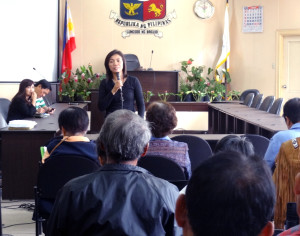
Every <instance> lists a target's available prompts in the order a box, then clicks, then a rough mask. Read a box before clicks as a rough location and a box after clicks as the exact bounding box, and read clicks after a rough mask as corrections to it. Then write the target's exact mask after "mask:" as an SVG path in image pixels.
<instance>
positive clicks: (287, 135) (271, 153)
mask: <svg viewBox="0 0 300 236" xmlns="http://www.w3.org/2000/svg"><path fill="white" fill-rule="evenodd" d="M283 117H284V119H285V122H286V125H287V127H288V130H283V131H279V132H277V133H276V134H275V135H274V136H273V137H272V138H271V140H270V143H269V146H268V149H267V151H266V153H265V157H264V159H265V160H266V162H267V163H268V165H269V166H270V168H271V169H274V165H275V158H276V156H277V154H278V152H279V149H280V146H281V144H282V143H284V142H286V141H288V140H290V139H293V138H297V137H300V98H292V99H290V100H288V101H287V102H286V103H285V105H284V107H283Z"/></svg>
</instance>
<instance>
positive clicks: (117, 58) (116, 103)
mask: <svg viewBox="0 0 300 236" xmlns="http://www.w3.org/2000/svg"><path fill="white" fill-rule="evenodd" d="M104 66H105V69H106V79H105V80H103V81H102V82H101V84H100V87H99V100H98V107H99V110H100V111H106V115H105V116H107V115H108V114H110V113H112V112H114V111H115V110H119V109H127V110H130V111H133V112H135V103H136V107H137V111H138V114H139V116H141V117H144V113H145V104H144V98H143V92H142V87H141V84H140V81H139V80H138V78H136V77H133V76H130V75H127V69H126V61H125V57H124V55H123V53H122V52H121V51H119V50H113V51H111V52H110V53H108V55H107V56H106V58H105V61H104Z"/></svg>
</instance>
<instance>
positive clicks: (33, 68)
mask: <svg viewBox="0 0 300 236" xmlns="http://www.w3.org/2000/svg"><path fill="white" fill-rule="evenodd" d="M32 69H33V70H34V71H35V72H37V73H38V74H39V75H40V76H42V78H43V79H46V77H45V76H44V75H43V74H41V73H40V72H39V71H38V70H37V69H35V67H33V68H32Z"/></svg>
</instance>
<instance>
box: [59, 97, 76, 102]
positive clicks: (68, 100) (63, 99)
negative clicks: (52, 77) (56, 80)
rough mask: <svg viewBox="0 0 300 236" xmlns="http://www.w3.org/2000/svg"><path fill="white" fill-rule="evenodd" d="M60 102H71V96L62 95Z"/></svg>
mask: <svg viewBox="0 0 300 236" xmlns="http://www.w3.org/2000/svg"><path fill="white" fill-rule="evenodd" d="M73 101H74V98H73ZM61 102H63V103H69V102H72V98H70V97H69V96H62V98H61Z"/></svg>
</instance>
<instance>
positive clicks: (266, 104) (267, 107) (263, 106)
mask: <svg viewBox="0 0 300 236" xmlns="http://www.w3.org/2000/svg"><path fill="white" fill-rule="evenodd" d="M274 100H275V97H274V96H268V97H266V98H265V99H264V100H263V102H262V104H261V106H260V108H259V110H261V111H266V112H269V110H270V108H271V106H272V105H273V102H274Z"/></svg>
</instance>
